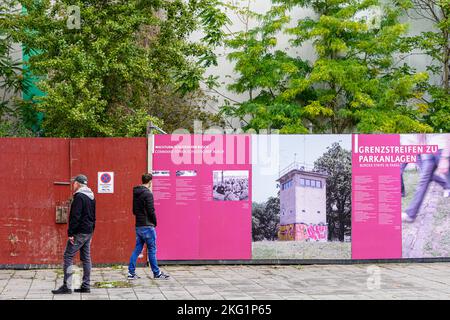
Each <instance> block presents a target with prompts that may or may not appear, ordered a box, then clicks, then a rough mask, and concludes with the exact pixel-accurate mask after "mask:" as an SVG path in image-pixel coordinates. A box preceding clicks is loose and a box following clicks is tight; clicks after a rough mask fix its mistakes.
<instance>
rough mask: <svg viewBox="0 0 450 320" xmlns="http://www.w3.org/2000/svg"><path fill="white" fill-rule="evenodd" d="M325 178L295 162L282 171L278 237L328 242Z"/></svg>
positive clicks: (280, 238)
mask: <svg viewBox="0 0 450 320" xmlns="http://www.w3.org/2000/svg"><path fill="white" fill-rule="evenodd" d="M326 178H327V175H326V174H324V173H321V172H317V171H315V170H311V169H310V170H308V169H306V168H305V167H304V166H302V165H300V164H299V163H296V162H294V163H292V164H291V165H290V166H288V167H287V168H286V169H284V170H283V171H281V172H280V178H279V179H278V180H277V181H278V182H279V185H280V227H279V231H278V239H279V240H284V241H327V238H328V227H327V213H326V201H327V197H326V187H327V186H326Z"/></svg>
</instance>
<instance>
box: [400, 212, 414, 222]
mask: <svg viewBox="0 0 450 320" xmlns="http://www.w3.org/2000/svg"><path fill="white" fill-rule="evenodd" d="M415 220H416V219H415V218H411V217H410V216H408V215H407V214H406V213H405V212H402V221H403V222H408V223H411V222H414V221H415Z"/></svg>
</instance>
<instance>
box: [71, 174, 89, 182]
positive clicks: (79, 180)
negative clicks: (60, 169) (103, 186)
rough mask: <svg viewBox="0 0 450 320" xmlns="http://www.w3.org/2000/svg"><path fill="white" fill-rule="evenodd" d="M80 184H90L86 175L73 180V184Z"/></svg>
mask: <svg viewBox="0 0 450 320" xmlns="http://www.w3.org/2000/svg"><path fill="white" fill-rule="evenodd" d="M75 181H76V182H78V183H81V184H87V183H88V178H87V177H86V176H85V175H84V174H79V175H77V176H76V177H74V178H72V182H75Z"/></svg>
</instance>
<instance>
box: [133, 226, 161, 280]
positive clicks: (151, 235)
mask: <svg viewBox="0 0 450 320" xmlns="http://www.w3.org/2000/svg"><path fill="white" fill-rule="evenodd" d="M144 244H147V251H148V260H149V262H150V267H151V268H152V272H153V275H154V276H158V275H159V274H160V273H161V271H160V270H159V268H158V262H157V260H156V230H155V228H154V227H136V246H135V248H134V251H133V253H132V255H131V258H130V264H129V265H128V272H129V273H130V274H133V275H134V274H135V273H136V260H137V258H138V256H139V254H140V253H141V252H142V248H143V247H144Z"/></svg>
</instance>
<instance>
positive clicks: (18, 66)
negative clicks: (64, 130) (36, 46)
mask: <svg viewBox="0 0 450 320" xmlns="http://www.w3.org/2000/svg"><path fill="white" fill-rule="evenodd" d="M8 10H10V6H9V3H8V1H2V2H0V21H1V22H3V20H4V19H5V14H6V12H8ZM14 51H16V52H14ZM17 51H19V48H18V47H17V46H16V48H14V45H13V40H12V37H11V34H10V32H9V30H8V29H7V28H5V27H4V25H3V23H0V92H1V100H0V137H4V136H29V135H31V132H29V131H28V130H27V129H26V128H25V126H24V125H23V113H22V108H21V106H24V105H25V101H23V100H22V99H21V97H20V94H21V93H22V92H27V91H28V90H29V87H30V85H31V83H30V82H29V81H26V80H25V79H24V72H23V69H22V62H21V61H20V58H14V57H13V55H14V53H16V54H17Z"/></svg>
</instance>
